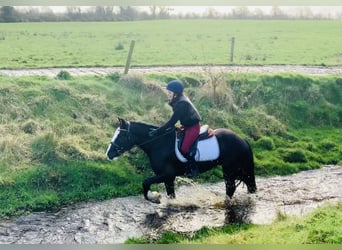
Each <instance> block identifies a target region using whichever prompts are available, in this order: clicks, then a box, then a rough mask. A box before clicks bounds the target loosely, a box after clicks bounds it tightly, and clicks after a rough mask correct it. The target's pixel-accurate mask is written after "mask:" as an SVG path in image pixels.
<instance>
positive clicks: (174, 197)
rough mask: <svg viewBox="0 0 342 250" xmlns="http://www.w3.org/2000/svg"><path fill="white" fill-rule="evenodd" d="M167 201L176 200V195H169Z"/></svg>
mask: <svg viewBox="0 0 342 250" xmlns="http://www.w3.org/2000/svg"><path fill="white" fill-rule="evenodd" d="M168 197H169V199H176V195H175V194H169V196H168Z"/></svg>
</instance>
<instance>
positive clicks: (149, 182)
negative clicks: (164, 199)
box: [143, 175, 165, 203]
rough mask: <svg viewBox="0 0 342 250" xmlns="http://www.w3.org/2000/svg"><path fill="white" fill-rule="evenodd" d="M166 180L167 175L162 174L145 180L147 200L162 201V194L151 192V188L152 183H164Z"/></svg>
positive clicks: (144, 186) (144, 187)
mask: <svg viewBox="0 0 342 250" xmlns="http://www.w3.org/2000/svg"><path fill="white" fill-rule="evenodd" d="M164 180H165V176H162V175H155V176H152V177H150V178H147V179H146V180H144V182H143V189H144V197H145V199H146V200H148V201H151V202H154V203H160V198H161V195H160V194H159V193H158V192H150V188H151V185H152V184H158V183H162V182H164Z"/></svg>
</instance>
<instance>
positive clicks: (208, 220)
mask: <svg viewBox="0 0 342 250" xmlns="http://www.w3.org/2000/svg"><path fill="white" fill-rule="evenodd" d="M177 182H178V188H177V189H176V195H177V198H176V199H175V200H168V199H167V198H166V197H165V193H164V192H162V195H163V198H162V201H161V204H152V203H150V202H148V201H145V200H144V199H143V197H142V196H137V197H126V198H116V199H112V200H108V201H104V202H89V203H85V204H77V205H75V206H72V207H66V208H63V209H62V210H60V211H58V212H56V213H46V212H42V213H32V214H30V215H27V216H22V217H19V218H16V219H14V220H11V221H2V222H0V243H33V244H38V243H43V244H44V243H46V244H47V243H53V244H56V243H68V244H71V243H75V244H77V243H122V242H124V241H125V240H126V239H127V238H128V237H140V236H144V235H148V236H151V237H153V236H154V235H158V234H160V233H161V232H163V231H165V230H172V231H175V232H186V233H191V232H192V231H195V230H199V229H200V228H202V227H203V226H208V227H219V226H223V225H225V224H227V223H230V222H232V221H245V222H252V223H256V224H265V223H271V222H272V221H273V220H274V219H275V218H276V214H277V212H281V213H283V214H286V215H304V214H306V213H308V212H311V211H312V210H314V209H315V208H317V207H318V206H320V205H323V204H326V203H337V202H341V201H342V193H341V190H342V167H339V166H326V167H324V168H322V169H319V170H311V171H305V172H301V173H298V174H294V175H290V176H276V177H272V178H257V186H258V192H257V194H253V195H248V194H247V192H246V187H245V186H242V185H240V186H239V187H238V189H237V192H236V193H235V195H234V198H233V199H232V200H230V201H226V200H225V188H224V183H223V182H221V183H216V184H206V185H197V184H196V183H193V182H189V180H188V179H183V178H179V179H178V181H177Z"/></svg>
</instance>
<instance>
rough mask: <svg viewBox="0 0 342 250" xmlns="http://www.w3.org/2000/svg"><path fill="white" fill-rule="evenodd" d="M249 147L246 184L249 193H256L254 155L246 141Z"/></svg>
mask: <svg viewBox="0 0 342 250" xmlns="http://www.w3.org/2000/svg"><path fill="white" fill-rule="evenodd" d="M245 141H246V143H247V145H248V157H247V159H246V173H247V176H246V179H245V184H246V185H247V189H248V192H250V193H255V192H256V190H257V187H256V183H255V174H254V170H255V164H254V154H253V150H252V147H251V145H250V143H249V142H248V141H247V140H245Z"/></svg>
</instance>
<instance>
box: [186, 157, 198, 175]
mask: <svg viewBox="0 0 342 250" xmlns="http://www.w3.org/2000/svg"><path fill="white" fill-rule="evenodd" d="M185 158H186V159H187V160H188V166H187V169H186V171H185V176H186V177H189V178H195V177H197V176H198V175H199V173H200V171H199V168H198V165H197V162H196V160H195V156H194V155H191V154H186V155H185Z"/></svg>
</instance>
